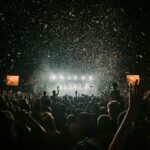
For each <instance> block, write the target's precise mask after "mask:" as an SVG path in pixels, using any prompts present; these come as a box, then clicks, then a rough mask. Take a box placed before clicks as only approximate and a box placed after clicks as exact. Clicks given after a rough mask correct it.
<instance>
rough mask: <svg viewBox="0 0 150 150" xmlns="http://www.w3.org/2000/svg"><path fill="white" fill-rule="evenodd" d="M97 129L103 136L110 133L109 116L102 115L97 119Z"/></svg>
mask: <svg viewBox="0 0 150 150" xmlns="http://www.w3.org/2000/svg"><path fill="white" fill-rule="evenodd" d="M97 128H98V131H99V133H101V134H102V133H104V134H107V133H109V132H110V119H109V116H108V115H100V116H99V117H98V118H97Z"/></svg>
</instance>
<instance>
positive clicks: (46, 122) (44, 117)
mask: <svg viewBox="0 0 150 150" xmlns="http://www.w3.org/2000/svg"><path fill="white" fill-rule="evenodd" d="M41 124H42V126H43V127H44V128H45V130H46V131H47V132H49V131H56V125H55V121H54V117H53V115H52V114H51V113H49V112H44V113H42V114H41Z"/></svg>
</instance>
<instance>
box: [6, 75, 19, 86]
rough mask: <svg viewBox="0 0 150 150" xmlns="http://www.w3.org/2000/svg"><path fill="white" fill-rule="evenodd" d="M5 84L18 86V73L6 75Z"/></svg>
mask: <svg viewBox="0 0 150 150" xmlns="http://www.w3.org/2000/svg"><path fill="white" fill-rule="evenodd" d="M6 85H8V86H18V85H19V76H18V75H7V76H6Z"/></svg>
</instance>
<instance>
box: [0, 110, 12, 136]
mask: <svg viewBox="0 0 150 150" xmlns="http://www.w3.org/2000/svg"><path fill="white" fill-rule="evenodd" d="M14 121H15V118H14V115H13V114H12V112H10V111H1V112H0V135H2V136H5V137H6V136H11V135H12V125H13V123H14Z"/></svg>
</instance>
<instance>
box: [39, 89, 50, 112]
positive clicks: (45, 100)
mask: <svg viewBox="0 0 150 150" xmlns="http://www.w3.org/2000/svg"><path fill="white" fill-rule="evenodd" d="M51 105H52V104H51V100H50V98H49V96H48V95H47V94H46V91H43V96H42V98H41V107H42V112H46V111H49V112H51V111H52V109H51Z"/></svg>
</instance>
